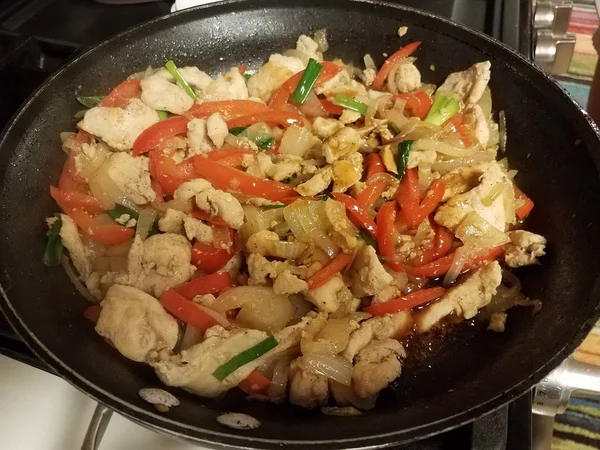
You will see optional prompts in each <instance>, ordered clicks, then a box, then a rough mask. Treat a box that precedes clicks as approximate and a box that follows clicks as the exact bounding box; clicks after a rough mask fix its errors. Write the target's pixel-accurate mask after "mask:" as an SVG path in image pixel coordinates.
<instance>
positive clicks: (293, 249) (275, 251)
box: [269, 241, 308, 259]
mask: <svg viewBox="0 0 600 450" xmlns="http://www.w3.org/2000/svg"><path fill="white" fill-rule="evenodd" d="M307 248H308V245H307V244H304V243H302V242H285V241H279V242H273V243H272V244H271V249H270V250H271V251H270V252H269V253H270V254H271V256H275V257H277V258H284V259H298V258H299V257H300V256H301V255H302V254H303V253H304V252H305V251H306V249H307Z"/></svg>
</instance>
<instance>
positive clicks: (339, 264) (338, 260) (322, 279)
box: [308, 252, 352, 290]
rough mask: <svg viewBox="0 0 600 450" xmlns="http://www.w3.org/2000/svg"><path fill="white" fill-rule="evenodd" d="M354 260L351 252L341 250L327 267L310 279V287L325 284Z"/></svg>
mask: <svg viewBox="0 0 600 450" xmlns="http://www.w3.org/2000/svg"><path fill="white" fill-rule="evenodd" d="M351 260H352V254H351V253H344V252H339V253H338V254H337V255H336V256H335V257H334V258H333V259H332V260H331V261H330V262H329V264H327V265H326V266H325V267H323V268H322V269H320V270H319V271H318V272H317V273H315V274H313V275H312V276H311V277H310V278H309V279H308V289H310V290H312V289H317V288H318V287H321V286H323V285H324V284H325V283H327V282H328V281H329V280H331V279H332V278H333V277H334V276H336V275H337V274H338V273H340V272H341V271H342V269H343V268H344V267H346V266H347V265H348V263H349V262H350V261H351Z"/></svg>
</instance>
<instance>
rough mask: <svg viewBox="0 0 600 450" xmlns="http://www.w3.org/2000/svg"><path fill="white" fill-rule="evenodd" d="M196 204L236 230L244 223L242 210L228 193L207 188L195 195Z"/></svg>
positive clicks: (238, 203)
mask: <svg viewBox="0 0 600 450" xmlns="http://www.w3.org/2000/svg"><path fill="white" fill-rule="evenodd" d="M196 205H197V206H198V208H200V209H201V210H203V211H206V212H207V213H209V214H210V215H211V216H218V217H220V218H221V219H223V221H224V222H225V223H226V224H227V225H229V226H230V227H231V228H233V229H235V230H238V229H239V228H241V226H242V225H243V224H244V210H243V209H242V205H241V204H240V202H239V201H238V200H237V199H236V198H235V197H234V196H233V195H231V194H230V193H228V192H223V191H221V190H218V189H207V190H205V191H202V192H200V193H199V194H197V195H196Z"/></svg>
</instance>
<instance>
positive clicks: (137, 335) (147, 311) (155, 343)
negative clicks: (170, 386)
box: [96, 284, 179, 362]
mask: <svg viewBox="0 0 600 450" xmlns="http://www.w3.org/2000/svg"><path fill="white" fill-rule="evenodd" d="M96 331H97V332H98V334H99V335H100V336H102V337H104V338H105V339H108V340H109V341H110V342H111V343H112V344H113V345H114V346H115V348H116V349H117V350H118V351H119V352H120V353H121V354H122V355H123V356H125V357H126V358H129V359H131V360H133V361H137V362H145V361H146V358H147V355H148V353H149V352H151V351H160V350H164V349H167V350H171V349H173V347H175V344H176V342H177V337H178V335H179V325H177V320H175V319H174V318H173V317H172V316H171V315H170V314H169V313H167V312H166V311H165V310H164V309H163V307H162V306H161V304H160V302H159V301H158V300H157V299H155V298H154V297H152V296H150V295H148V294H146V293H145V292H142V291H140V290H139V289H136V288H133V287H130V286H121V285H118V284H115V285H113V286H111V287H110V289H108V292H107V293H106V297H105V298H104V300H103V301H102V310H101V312H100V318H99V319H98V323H97V324H96Z"/></svg>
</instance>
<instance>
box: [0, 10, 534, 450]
mask: <svg viewBox="0 0 600 450" xmlns="http://www.w3.org/2000/svg"><path fill="white" fill-rule="evenodd" d="M388 1H394V0H388ZM396 2H397V3H401V4H403V5H406V6H411V7H415V8H420V9H423V10H426V11H428V12H431V13H434V14H438V15H440V16H443V17H447V18H449V19H452V20H454V21H456V22H460V23H462V24H464V25H466V26H468V27H470V28H474V29H476V30H480V31H483V32H485V33H487V34H489V35H491V36H493V37H495V38H497V39H499V40H501V41H503V42H504V43H505V44H507V45H508V46H510V47H512V48H513V49H515V50H517V51H519V52H521V53H522V54H523V55H525V56H526V57H528V58H531V57H532V36H533V31H532V30H533V29H532V20H531V10H532V3H531V0H494V1H487V0H400V1H396ZM171 5H172V1H171V2H166V1H154V2H149V3H140V4H105V3H98V2H94V1H92V0H0V86H2V88H1V89H0V130H1V129H3V128H4V126H5V125H6V123H7V122H8V121H9V119H10V117H11V116H12V115H13V114H14V113H15V112H16V111H17V110H18V109H19V106H20V105H21V104H22V103H23V102H24V101H25V100H26V98H27V97H28V96H29V95H30V94H31V93H32V92H33V91H34V90H35V89H36V88H37V87H38V86H39V85H40V84H41V83H42V82H43V81H44V80H45V79H46V78H47V77H48V76H49V75H50V74H51V73H52V72H54V71H55V70H56V69H58V68H59V67H60V66H61V65H63V64H64V63H65V62H67V61H69V60H70V59H72V58H73V57H74V56H75V55H77V54H78V53H79V52H81V51H83V50H85V49H86V48H88V47H90V46H92V45H94V44H95V43H98V42H100V41H102V40H104V39H106V38H107V37H109V36H111V35H113V34H115V33H118V32H120V31H123V30H125V29H127V28H129V27H131V26H133V25H137V24H139V23H141V22H144V21H146V20H150V19H153V18H156V17H159V16H161V15H164V14H167V13H168V12H169V11H170V8H171ZM0 353H3V354H5V355H7V356H10V357H12V358H15V359H18V360H20V361H23V362H25V363H27V364H30V365H33V366H36V367H38V368H40V369H43V370H48V368H47V367H46V366H45V365H44V364H43V363H42V362H41V361H40V360H39V359H37V357H36V356H35V355H33V354H32V353H31V351H30V350H29V349H28V348H27V347H26V346H25V344H23V342H21V340H20V339H19V338H18V336H17V335H16V334H15V333H14V331H13V330H12V329H11V327H10V325H9V324H8V323H7V322H6V320H5V319H4V318H3V317H2V315H0ZM530 442H531V396H530V395H526V396H524V397H523V398H521V399H519V400H517V401H515V402H513V403H512V404H511V405H510V406H507V407H505V408H502V409H500V410H498V411H496V412H494V413H492V414H490V415H488V416H486V417H484V418H482V419H480V420H478V421H476V422H474V423H473V424H470V425H466V426H463V427H461V428H458V429H455V430H452V431H450V432H448V433H444V434H441V435H438V436H434V437H432V438H429V439H425V440H423V441H419V442H418V443H415V444H410V445H408V446H405V447H403V448H404V449H409V450H422V449H428V450H434V449H449V448H461V449H462V448H477V449H490V450H491V449H498V450H500V449H519V450H527V449H529V448H531V444H530Z"/></svg>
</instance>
